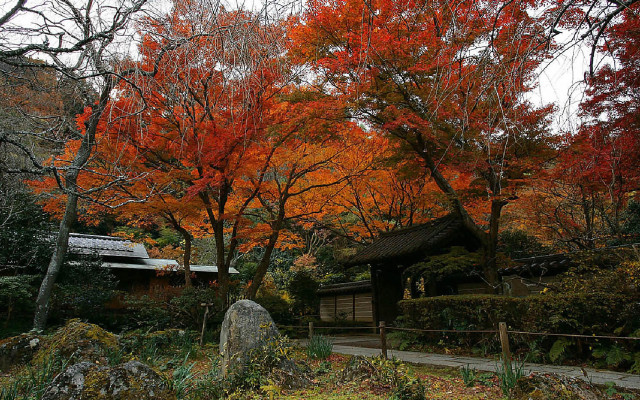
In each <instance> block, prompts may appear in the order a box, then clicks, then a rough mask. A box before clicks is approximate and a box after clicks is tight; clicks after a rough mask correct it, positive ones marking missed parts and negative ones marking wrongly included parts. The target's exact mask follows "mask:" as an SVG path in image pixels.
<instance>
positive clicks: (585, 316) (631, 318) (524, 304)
mask: <svg viewBox="0 0 640 400" xmlns="http://www.w3.org/2000/svg"><path fill="white" fill-rule="evenodd" d="M399 306H400V309H401V317H400V318H399V319H398V321H397V325H401V326H403V327H407V328H417V329H437V330H461V331H462V330H478V331H482V330H495V329H497V326H498V323H499V322H502V321H504V322H506V323H507V325H508V327H509V329H510V330H513V331H524V332H547V333H566V334H583V335H614V336H637V334H638V332H640V331H639V329H640V319H638V318H637V316H638V315H640V302H638V299H637V298H634V297H631V296H626V295H621V294H608V293H590V294H583V293H576V294H553V295H539V296H529V297H523V298H517V297H507V296H496V295H465V296H440V297H427V298H421V299H414V300H404V301H401V302H400V303H399ZM509 339H510V341H511V345H512V347H513V348H514V350H515V352H516V353H520V355H522V356H526V357H527V358H528V361H535V362H547V361H552V362H561V361H563V360H567V359H573V360H586V359H591V360H592V361H594V362H595V363H596V364H599V365H602V366H609V367H618V368H629V367H630V365H631V361H632V358H631V357H628V356H623V357H618V358H616V359H615V360H614V359H613V358H611V359H609V360H608V361H607V360H606V357H602V356H599V354H601V353H603V352H607V351H608V349H609V348H610V347H615V348H616V349H617V350H618V352H619V353H621V354H626V355H632V354H635V353H637V352H638V351H640V344H638V343H637V342H636V341H633V342H632V341H626V342H625V341H619V343H617V344H616V343H614V342H613V341H608V342H607V341H603V340H601V341H596V340H592V339H585V338H582V339H579V338H564V337H554V336H530V335H520V334H512V335H510V336H509ZM419 341H420V342H421V343H424V344H438V343H445V344H446V345H447V346H460V347H464V348H467V349H471V348H476V349H477V348H482V349H483V350H485V351H484V352H485V353H486V352H487V350H488V352H498V351H499V343H498V341H497V340H496V337H495V334H482V333H423V334H420V335H419ZM603 348H604V350H603ZM620 349H622V350H623V351H622V352H621V351H620ZM631 368H633V367H631Z"/></svg>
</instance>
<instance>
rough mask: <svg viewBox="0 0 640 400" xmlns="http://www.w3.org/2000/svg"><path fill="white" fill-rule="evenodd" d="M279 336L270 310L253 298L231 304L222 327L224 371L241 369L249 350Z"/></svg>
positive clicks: (221, 347) (221, 348) (221, 343)
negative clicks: (252, 299)
mask: <svg viewBox="0 0 640 400" xmlns="http://www.w3.org/2000/svg"><path fill="white" fill-rule="evenodd" d="M277 336H279V333H278V328H276V325H275V323H274V322H273V319H271V316H270V315H269V312H268V311H267V310H265V309H264V308H263V307H262V306H261V305H260V304H258V303H256V302H254V301H251V300H240V301H238V302H236V303H234V304H232V305H231V307H229V309H228V310H227V312H226V314H225V315H224V321H223V322H222V330H221V331H220V353H221V354H222V369H221V372H222V375H223V376H225V377H226V376H228V375H229V373H230V372H232V371H234V372H235V371H238V372H239V371H240V370H241V369H242V368H243V365H244V363H245V362H246V360H247V359H248V356H249V352H250V351H251V350H253V349H257V348H260V347H261V346H263V345H264V344H265V343H267V342H269V341H270V340H272V339H273V338H275V337H277Z"/></svg>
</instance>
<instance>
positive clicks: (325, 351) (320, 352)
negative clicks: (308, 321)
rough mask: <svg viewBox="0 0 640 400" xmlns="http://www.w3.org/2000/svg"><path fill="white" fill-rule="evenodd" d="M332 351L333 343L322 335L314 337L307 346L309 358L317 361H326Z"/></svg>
mask: <svg viewBox="0 0 640 400" xmlns="http://www.w3.org/2000/svg"><path fill="white" fill-rule="evenodd" d="M332 351H333V342H332V341H331V339H329V338H326V337H324V336H322V335H315V336H313V337H312V338H311V340H309V344H308V345H307V356H309V358H313V359H316V360H326V359H327V358H329V356H330V355H331V353H332Z"/></svg>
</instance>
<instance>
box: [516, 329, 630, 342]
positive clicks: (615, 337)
mask: <svg viewBox="0 0 640 400" xmlns="http://www.w3.org/2000/svg"><path fill="white" fill-rule="evenodd" d="M509 333H513V334H515V335H531V336H562V337H571V338H582V339H611V340H640V337H633V336H606V335H582V334H578V333H545V332H523V331H509Z"/></svg>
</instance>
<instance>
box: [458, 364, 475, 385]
mask: <svg viewBox="0 0 640 400" xmlns="http://www.w3.org/2000/svg"><path fill="white" fill-rule="evenodd" d="M460 375H462V380H463V381H464V384H465V386H466V387H473V386H475V384H476V378H477V377H478V371H477V370H476V369H475V368H471V367H470V366H469V364H467V365H466V366H465V367H461V368H460Z"/></svg>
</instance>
